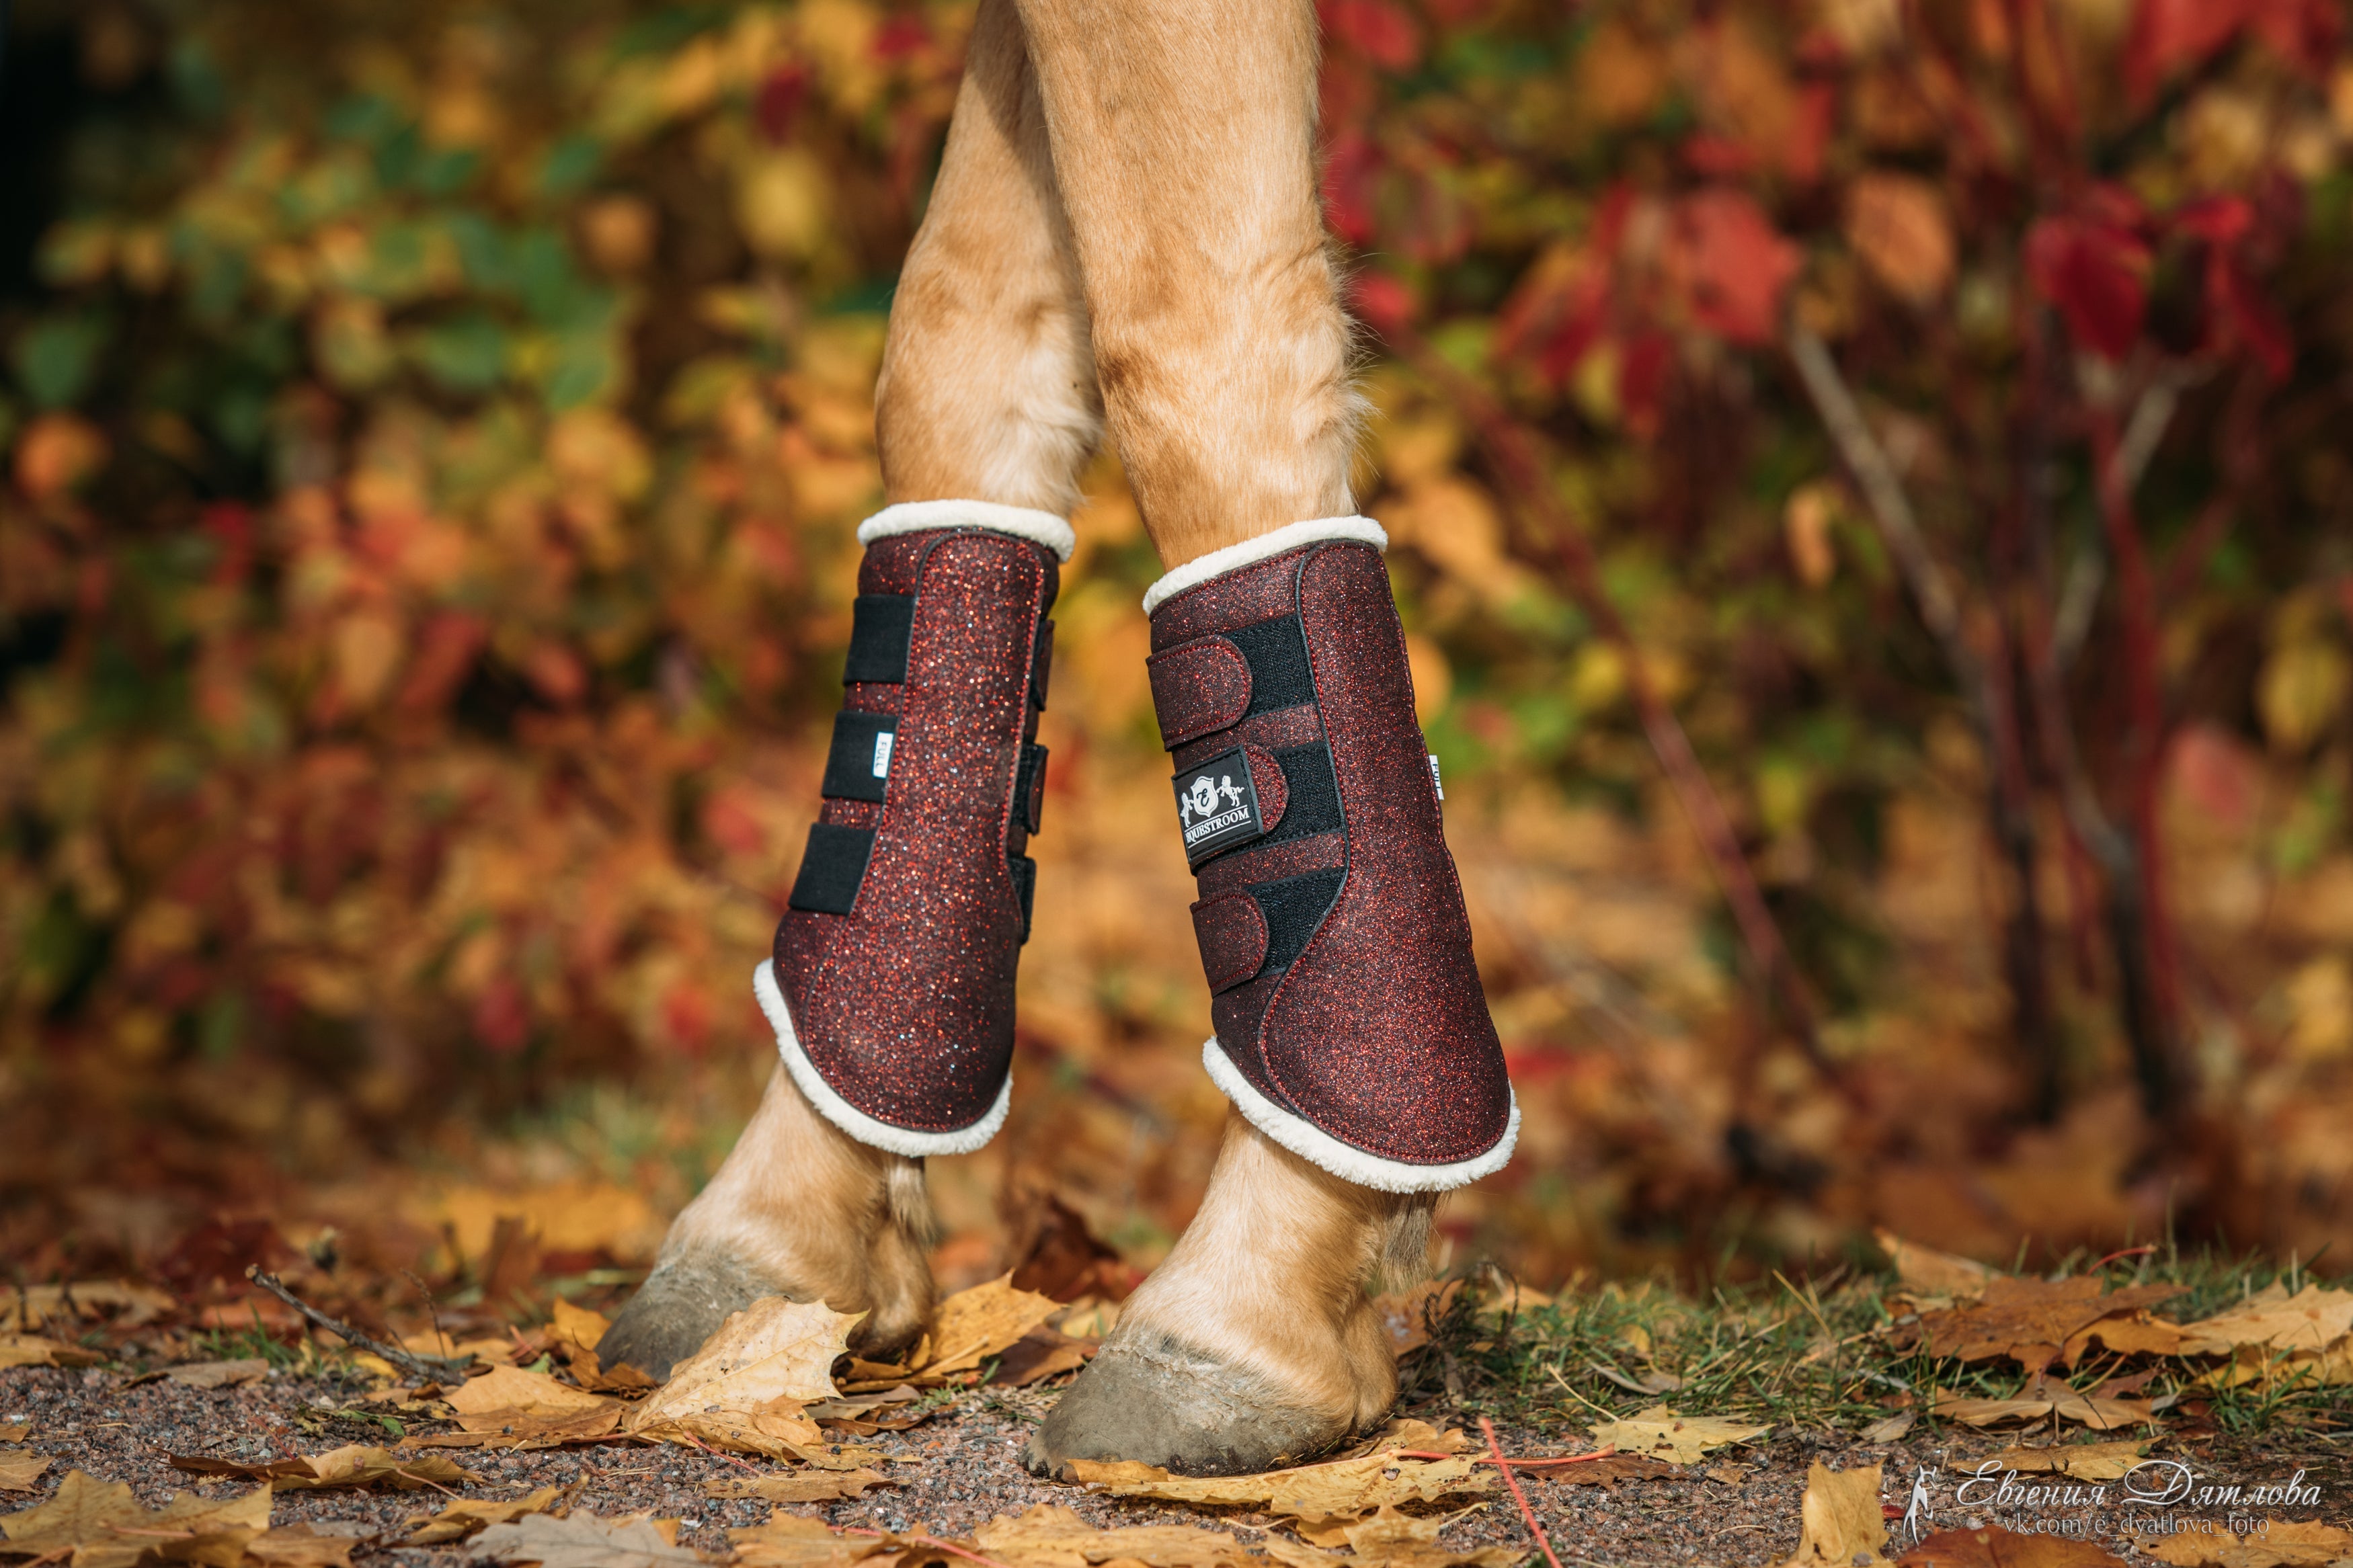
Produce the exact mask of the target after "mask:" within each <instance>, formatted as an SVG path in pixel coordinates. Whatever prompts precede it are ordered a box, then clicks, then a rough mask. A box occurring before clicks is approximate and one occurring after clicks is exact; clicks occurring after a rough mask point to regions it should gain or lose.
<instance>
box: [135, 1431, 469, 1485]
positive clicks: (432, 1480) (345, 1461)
mask: <svg viewBox="0 0 2353 1568" xmlns="http://www.w3.org/2000/svg"><path fill="white" fill-rule="evenodd" d="M170 1462H171V1466H172V1468H174V1469H175V1470H185V1471H186V1472H187V1473H188V1474H190V1475H196V1476H237V1477H240V1478H242V1479H246V1480H253V1481H268V1482H269V1483H270V1484H271V1485H272V1486H274V1487H276V1488H277V1489H279V1490H280V1491H289V1492H301V1491H327V1490H330V1489H335V1488H340V1487H374V1486H385V1487H390V1488H391V1489H393V1490H395V1491H402V1492H412V1491H419V1490H422V1489H425V1488H427V1487H454V1486H459V1485H462V1484H464V1483H465V1482H468V1481H471V1480H476V1479H480V1478H478V1477H477V1476H475V1475H474V1474H473V1473H472V1472H471V1471H470V1470H464V1469H460V1468H459V1467H458V1465H457V1463H456V1462H455V1461H454V1460H450V1459H445V1458H442V1457H441V1456H440V1455H438V1454H404V1455H396V1454H393V1453H391V1452H389V1451H388V1450H386V1449H383V1448H375V1447H368V1446H366V1445H364V1444H360V1443H353V1444H349V1445H347V1446H345V1447H341V1448H330V1449H328V1450H327V1451H326V1452H325V1453H323V1454H311V1455H309V1456H307V1457H302V1458H291V1459H272V1460H269V1461H267V1462H265V1463H262V1464H259V1465H247V1464H239V1463H237V1461H235V1460H233V1459H214V1458H206V1457H205V1456H204V1455H201V1454H174V1455H172V1456H171V1457H170Z"/></svg>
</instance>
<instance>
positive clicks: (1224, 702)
mask: <svg viewBox="0 0 2353 1568" xmlns="http://www.w3.org/2000/svg"><path fill="white" fill-rule="evenodd" d="M1145 668H1146V670H1147V671H1148V672H1149V674H1150V675H1151V678H1152V708H1153V711H1154V712H1155V713H1156V714H1157V715H1158V716H1159V719H1160V743H1161V745H1162V746H1164V747H1166V749H1168V750H1170V751H1175V750H1176V748H1177V747H1179V746H1181V745H1183V744H1184V743H1185V742H1187V741H1190V740H1194V739H1196V738H1198V737H1199V736H1202V735H1208V734H1211V733H1214V732H1215V731H1219V730H1223V729H1225V728H1227V727H1228V726H1229V725H1231V724H1233V723H1235V722H1237V721H1240V718H1241V716H1242V715H1243V714H1245V713H1247V712H1249V711H1250V660H1248V659H1246V658H1243V657H1242V650H1241V649H1240V648H1239V647H1235V646H1234V645H1233V644H1232V643H1231V642H1229V641H1228V640H1227V639H1226V638H1224V637H1196V638H1194V639H1193V640H1192V641H1191V642H1188V643H1180V644H1179V645H1177V646H1176V647H1172V648H1170V649H1169V650H1168V651H1167V652H1166V653H1156V654H1154V655H1153V656H1152V659H1151V662H1150V663H1149V664H1147V665H1146V666H1145Z"/></svg>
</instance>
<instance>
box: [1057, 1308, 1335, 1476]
mask: <svg viewBox="0 0 2353 1568" xmlns="http://www.w3.org/2000/svg"><path fill="white" fill-rule="evenodd" d="M1355 1426H1356V1421H1355V1412H1354V1410H1353V1409H1349V1410H1341V1411H1329V1410H1318V1409H1315V1408H1314V1407H1312V1406H1311V1405H1306V1404H1303V1402H1302V1401H1301V1400H1300V1399H1299V1398H1298V1397H1297V1396H1296V1395H1293V1394H1290V1393H1288V1392H1286V1391H1285V1390H1284V1389H1282V1387H1280V1386H1279V1385H1278V1384H1275V1383H1273V1382H1272V1381H1271V1380H1270V1379H1268V1378H1267V1377H1265V1376H1264V1375H1263V1374H1261V1373H1256V1372H1252V1371H1250V1370H1249V1369H1247V1368H1244V1367H1239V1366H1234V1365H1231V1364H1229V1363H1222V1362H1219V1361H1217V1360H1215V1359H1213V1358H1212V1357H1210V1356H1208V1355H1206V1354H1204V1353H1203V1352H1199V1351H1198V1350H1195V1349H1193V1348H1192V1347H1190V1346H1188V1345H1186V1344H1184V1343H1182V1342H1179V1341H1177V1340H1176V1339H1173V1338H1171V1337H1169V1336H1168V1335H1166V1334H1156V1333H1155V1334H1151V1335H1148V1336H1143V1337H1139V1338H1138V1339H1136V1340H1134V1341H1131V1342H1118V1343H1113V1344H1109V1345H1106V1346H1104V1347H1103V1352H1102V1353H1101V1354H1099V1355H1097V1356H1096V1357H1095V1359H1094V1360H1093V1361H1092V1362H1091V1363H1088V1364H1087V1368H1086V1370H1085V1371H1083V1372H1082V1373H1079V1377H1078V1381H1077V1382H1075V1383H1073V1384H1071V1388H1070V1392H1069V1393H1067V1394H1063V1395H1062V1397H1061V1400H1060V1403H1059V1404H1057V1405H1055V1406H1054V1408H1053V1409H1052V1410H1051V1411H1050V1413H1048V1415H1047V1416H1046V1421H1045V1424H1044V1425H1043V1426H1040V1427H1039V1429H1038V1430H1037V1431H1036V1432H1035V1433H1033V1434H1032V1435H1031V1436H1030V1438H1029V1449H1028V1451H1027V1453H1025V1454H1024V1456H1023V1458H1022V1462H1023V1464H1024V1465H1026V1466H1027V1467H1028V1468H1029V1471H1030V1473H1031V1474H1032V1475H1039V1476H1050V1477H1054V1478H1056V1479H1061V1480H1073V1479H1077V1478H1076V1476H1075V1473H1074V1472H1073V1471H1072V1470H1071V1468H1070V1465H1071V1460H1073V1459H1094V1460H1103V1461H1110V1460H1116V1459H1132V1460H1136V1461H1140V1462H1141V1463H1144V1464H1147V1465H1157V1466H1159V1467H1160V1468H1163V1469H1166V1470H1172V1471H1175V1472H1176V1474H1178V1475H1187V1476H1241V1475H1250V1474H1254V1473H1256V1472H1258V1471H1261V1470H1271V1469H1279V1468H1282V1467H1283V1466H1285V1465H1295V1464H1297V1463H1299V1462H1300V1461H1301V1460H1303V1459H1308V1458H1314V1456H1315V1455H1317V1454H1320V1453H1323V1452H1324V1450H1326V1449H1328V1448H1330V1447H1334V1446H1335V1445H1336V1444H1338V1443H1340V1442H1341V1441H1343V1440H1344V1439H1345V1438H1346V1437H1347V1436H1349V1435H1350V1433H1351V1431H1352V1430H1353V1429H1354V1427H1355Z"/></svg>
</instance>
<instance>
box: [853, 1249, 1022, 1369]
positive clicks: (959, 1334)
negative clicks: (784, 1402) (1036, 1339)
mask: <svg viewBox="0 0 2353 1568" xmlns="http://www.w3.org/2000/svg"><path fill="white" fill-rule="evenodd" d="M1060 1310H1062V1308H1061V1303H1060V1302H1059V1301H1057V1300H1054V1299H1053V1298H1052V1297H1051V1296H1046V1295H1040V1294H1039V1292H1037V1291H1035V1290H1017V1289H1014V1287H1013V1277H1012V1276H1011V1275H1010V1274H1008V1275H1007V1276H1006V1277H1005V1278H1004V1279H992V1280H990V1281H989V1282H988V1283H987V1284H986V1285H976V1286H974V1287H973V1288H972V1289H969V1290H959V1291H957V1292H956V1293H955V1295H953V1296H951V1297H949V1298H948V1299H947V1300H944V1301H943V1302H941V1303H940V1310H939V1312H938V1314H937V1315H936V1316H935V1317H934V1319H933V1321H932V1333H931V1354H930V1356H929V1358H928V1359H927V1360H925V1361H924V1362H923V1364H922V1366H921V1367H920V1369H919V1370H921V1371H922V1372H923V1373H927V1374H929V1375H931V1376H934V1377H937V1376H939V1375H941V1374H943V1373H951V1372H965V1371H969V1370H970V1369H971V1368H973V1367H976V1366H978V1365H979V1364H980V1363H982V1362H983V1361H986V1360H987V1358H988V1357H990V1356H994V1355H1001V1354H1003V1353H1004V1352H1007V1351H1009V1350H1011V1349H1012V1348H1013V1347H1014V1346H1015V1345H1017V1344H1018V1343H1020V1342H1021V1339H1022V1336H1023V1335H1025V1334H1027V1333H1029V1331H1030V1330H1032V1329H1034V1328H1036V1327H1038V1326H1039V1324H1041V1323H1043V1322H1044V1321H1046V1320H1047V1319H1049V1318H1050V1317H1052V1316H1053V1315H1054V1314H1055V1313H1057V1312H1059V1311H1060ZM829 1392H831V1391H830V1390H828V1393H829Z"/></svg>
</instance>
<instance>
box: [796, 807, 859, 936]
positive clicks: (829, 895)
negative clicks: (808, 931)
mask: <svg viewBox="0 0 2353 1568" xmlns="http://www.w3.org/2000/svg"><path fill="white" fill-rule="evenodd" d="M873 853H874V830H873V829H872V828H871V827H837V826H834V825H833V824H831V823H829V822H815V823H811V824H810V825H809V836H808V847H807V849H806V850H804V851H803V852H802V854H801V868H800V873H799V874H798V875H797V876H796V877H795V878H794V879H793V892H792V897H791V898H790V899H789V900H786V901H787V902H789V903H790V904H791V905H792V907H793V908H794V909H797V910H810V911H812V912H814V913H817V914H821V915H846V914H848V913H849V911H850V909H851V906H853V905H855V904H856V903H857V902H858V885H859V884H860V882H863V881H864V880H865V879H866V862H867V860H868V859H869V858H871V856H872V855H873Z"/></svg>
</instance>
